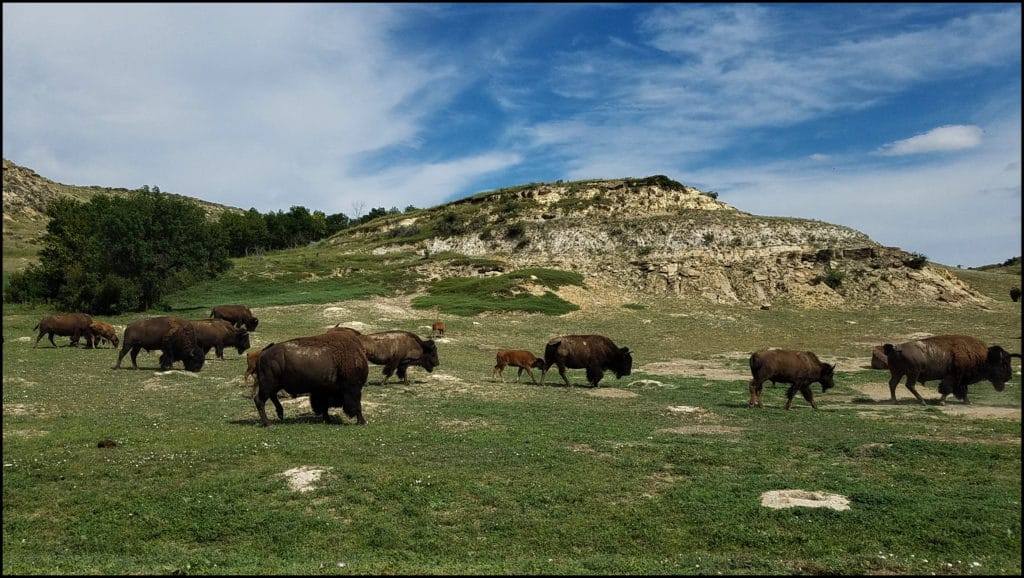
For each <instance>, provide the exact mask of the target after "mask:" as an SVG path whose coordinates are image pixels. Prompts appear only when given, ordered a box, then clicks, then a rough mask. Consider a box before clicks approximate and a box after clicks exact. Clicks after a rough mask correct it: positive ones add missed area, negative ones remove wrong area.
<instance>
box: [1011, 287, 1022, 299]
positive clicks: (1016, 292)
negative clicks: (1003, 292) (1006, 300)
mask: <svg viewBox="0 0 1024 578" xmlns="http://www.w3.org/2000/svg"><path fill="white" fill-rule="evenodd" d="M1010 299H1013V302H1014V303H1016V302H1018V301H1020V287H1014V288H1012V289H1010Z"/></svg>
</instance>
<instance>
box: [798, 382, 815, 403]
mask: <svg viewBox="0 0 1024 578" xmlns="http://www.w3.org/2000/svg"><path fill="white" fill-rule="evenodd" d="M800 394H801V395H803V396H804V399H806V400H807V402H808V403H810V404H811V407H812V408H814V409H818V404H816V403H814V391H812V390H811V386H810V385H804V386H802V387H801V388H800Z"/></svg>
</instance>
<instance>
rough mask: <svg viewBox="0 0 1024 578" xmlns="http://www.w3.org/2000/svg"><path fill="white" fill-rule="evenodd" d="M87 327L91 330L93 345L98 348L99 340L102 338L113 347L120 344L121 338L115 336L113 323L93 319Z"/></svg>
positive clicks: (115, 331)
mask: <svg viewBox="0 0 1024 578" xmlns="http://www.w3.org/2000/svg"><path fill="white" fill-rule="evenodd" d="M89 329H91V330H92V345H93V347H96V348H99V346H100V342H102V341H103V340H104V339H105V340H107V341H108V342H109V343H110V345H111V347H113V348H115V349H116V348H117V346H118V345H120V344H121V340H120V339H118V338H117V330H116V329H114V326H113V325H111V324H109V323H107V322H106V321H96V320H93V322H92V323H90V324H89Z"/></svg>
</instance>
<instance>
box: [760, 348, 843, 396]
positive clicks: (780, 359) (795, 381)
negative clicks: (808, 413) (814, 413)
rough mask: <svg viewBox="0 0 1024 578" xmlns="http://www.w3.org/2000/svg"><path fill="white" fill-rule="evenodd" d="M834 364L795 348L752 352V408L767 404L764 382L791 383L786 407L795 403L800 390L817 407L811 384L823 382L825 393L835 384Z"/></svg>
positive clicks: (787, 391)
mask: <svg viewBox="0 0 1024 578" xmlns="http://www.w3.org/2000/svg"><path fill="white" fill-rule="evenodd" d="M835 368H836V366H835V364H832V365H829V364H827V363H822V362H821V361H819V360H818V356H817V355H815V354H814V353H813V352H810V351H795V350H792V349H762V350H761V351H755V352H754V353H752V354H751V355H750V373H751V374H752V375H753V377H754V378H753V379H752V380H751V381H750V401H749V402H748V403H747V405H749V406H750V407H754V405H757V407H764V401H763V400H762V398H761V388H762V387H763V386H764V382H766V381H771V382H772V383H788V384H790V385H789V389H787V390H786V409H789V408H791V407H792V406H793V396H795V395H796V392H797V391H799V392H800V394H801V395H803V396H804V399H806V400H807V402H808V403H810V404H811V407H813V408H814V409H818V405H817V404H816V403H814V392H813V391H812V390H811V384H813V383H814V382H818V383H821V392H822V393H825V391H827V390H828V389H829V388H831V387H833V386H834V385H835V383H834V382H833V381H832V376H833V373H834V371H835Z"/></svg>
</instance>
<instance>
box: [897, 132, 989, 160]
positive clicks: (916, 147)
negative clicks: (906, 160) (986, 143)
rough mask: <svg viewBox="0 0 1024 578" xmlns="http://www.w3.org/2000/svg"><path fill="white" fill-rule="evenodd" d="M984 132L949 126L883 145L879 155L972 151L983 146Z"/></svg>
mask: <svg viewBox="0 0 1024 578" xmlns="http://www.w3.org/2000/svg"><path fill="white" fill-rule="evenodd" d="M982 134H983V131H982V130H981V129H980V128H978V127H976V126H973V125H969V126H965V125H949V126H940V127H939V128H933V129H932V130H930V131H928V132H926V133H924V134H919V135H915V136H912V137H910V138H907V139H903V140H898V141H896V142H891V143H888V144H885V145H882V147H881V148H879V149H878V151H877V152H878V154H881V155H885V156H902V155H916V154H921V153H930V152H935V151H956V150H963V149H971V148H974V147H976V146H978V145H980V144H981V136H982Z"/></svg>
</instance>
